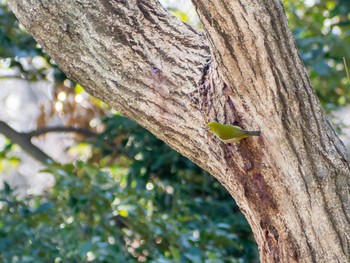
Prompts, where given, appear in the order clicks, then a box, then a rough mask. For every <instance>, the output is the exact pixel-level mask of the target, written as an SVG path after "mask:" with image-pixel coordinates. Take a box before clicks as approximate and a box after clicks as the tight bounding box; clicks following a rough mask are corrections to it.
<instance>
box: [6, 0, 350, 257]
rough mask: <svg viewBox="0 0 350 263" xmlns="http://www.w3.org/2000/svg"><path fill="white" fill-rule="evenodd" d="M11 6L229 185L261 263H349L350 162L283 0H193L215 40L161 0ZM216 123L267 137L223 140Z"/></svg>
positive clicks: (83, 79) (78, 73) (65, 57)
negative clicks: (213, 127) (211, 125)
mask: <svg viewBox="0 0 350 263" xmlns="http://www.w3.org/2000/svg"><path fill="white" fill-rule="evenodd" d="M9 2H10V5H11V7H12V9H13V11H14V12H15V14H16V15H17V17H18V18H19V20H20V21H21V22H22V23H23V25H24V26H25V27H26V28H27V29H28V31H29V32H31V33H32V34H33V35H34V36H35V38H36V39H37V41H38V42H39V43H40V44H41V45H42V46H43V47H44V48H45V50H46V51H47V52H48V53H49V54H50V55H51V56H52V58H53V59H54V60H55V61H56V62H57V64H58V65H59V66H60V68H61V69H62V70H63V71H64V72H65V73H67V74H68V76H70V77H71V78H72V79H74V80H76V81H78V82H79V83H81V84H82V85H83V86H84V87H85V88H86V90H87V91H89V92H90V93H91V94H93V95H94V96H96V97H98V98H100V99H101V100H103V101H105V102H106V103H108V104H109V105H111V106H112V107H114V108H115V109H117V110H119V111H121V112H122V113H123V114H125V115H126V116H128V117H130V118H131V119H134V120H136V121H137V122H138V123H140V124H141V125H142V126H144V127H145V128H147V129H148V130H150V131H151V132H153V133H154V134H155V135H156V136H157V137H159V138H160V139H162V140H164V141H165V142H166V143H167V144H169V145H170V146H171V147H173V148H174V149H176V150H177V151H179V152H180V153H181V154H183V155H185V156H186V157H188V158H189V159H191V160H192V161H194V162H195V163H197V164H199V165H200V166H201V167H202V168H204V169H206V170H207V171H209V172H210V173H211V174H212V175H213V176H215V177H216V178H217V179H218V180H219V181H220V182H221V183H222V184H223V185H224V186H225V187H226V188H227V190H228V191H229V192H230V194H231V195H232V196H233V197H234V198H235V199H236V201H237V203H238V204H239V206H240V208H241V210H242V211H243V213H244V214H245V215H246V217H247V218H248V221H249V223H250V225H251V227H252V229H253V232H254V235H255V238H256V241H257V243H258V245H259V249H260V257H261V261H262V262H327V263H329V262H342V263H343V262H349V259H350V197H349V191H350V183H349V179H350V167H349V155H348V153H347V152H346V150H345V147H344V145H343V144H342V143H341V141H339V139H338V137H337V135H336V134H335V132H334V130H333V129H332V127H331V125H330V124H329V122H328V121H327V119H326V116H325V114H324V112H323V110H322V109H321V107H320V104H319V102H318V100H317V98H316V96H315V93H314V91H313V88H312V86H311V84H310V82H309V79H308V76H307V73H306V71H305V68H304V66H303V64H302V62H301V61H300V58H299V55H298V52H297V50H296V47H295V43H294V40H293V38H292V35H291V33H290V30H289V28H288V24H287V19H286V16H285V13H284V10H283V6H282V4H281V2H280V1H279V0H264V1H251V0H237V1H236V0H235V1H233V0H211V1H209V0H193V2H194V4H195V6H196V8H197V11H198V13H199V16H200V19H201V21H202V23H203V27H204V30H205V35H206V37H205V36H204V34H203V33H201V32H199V31H197V30H195V29H193V28H191V27H190V26H188V25H185V24H183V23H181V22H180V21H178V20H177V19H176V18H174V17H173V16H171V15H169V14H168V13H167V12H166V11H164V10H163V8H162V7H161V6H160V4H159V3H158V2H157V1H156V0H60V1H58V0H55V1H53V0H10V1H9ZM209 50H210V51H209ZM214 119H215V120H218V121H220V122H222V123H233V122H235V123H237V124H239V125H240V126H242V127H243V128H247V129H251V130H261V134H262V136H261V137H259V138H249V139H246V140H244V141H242V142H241V143H240V144H239V145H227V144H224V143H222V142H220V141H219V140H218V139H217V138H216V137H214V136H213V135H212V134H210V133H209V132H208V131H207V130H206V129H205V126H206V123H207V122H208V121H209V120H214Z"/></svg>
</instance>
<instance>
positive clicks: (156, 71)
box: [152, 68, 263, 255]
mask: <svg viewBox="0 0 350 263" xmlns="http://www.w3.org/2000/svg"><path fill="white" fill-rule="evenodd" d="M152 70H153V71H154V73H156V75H157V74H158V73H159V71H158V70H159V69H158V68H152ZM153 71H152V72H153ZM262 227H263V226H262ZM193 254H196V253H195V252H193V251H191V253H190V255H193Z"/></svg>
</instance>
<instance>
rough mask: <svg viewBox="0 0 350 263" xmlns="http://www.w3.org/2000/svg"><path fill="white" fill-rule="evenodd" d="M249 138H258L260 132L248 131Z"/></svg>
mask: <svg viewBox="0 0 350 263" xmlns="http://www.w3.org/2000/svg"><path fill="white" fill-rule="evenodd" d="M248 134H249V135H250V136H260V131H248Z"/></svg>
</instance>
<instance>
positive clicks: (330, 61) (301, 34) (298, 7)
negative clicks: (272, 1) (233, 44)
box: [284, 0, 350, 110]
mask: <svg viewBox="0 0 350 263" xmlns="http://www.w3.org/2000/svg"><path fill="white" fill-rule="evenodd" d="M284 4H285V7H286V9H287V14H288V16H289V22H290V25H291V27H292V30H293V33H294V36H295V39H296V42H297V45H298V48H299V52H300V55H301V58H302V59H303V61H304V63H305V65H306V67H307V68H308V70H309V75H310V78H311V81H312V83H313V85H314V87H315V89H316V92H317V95H318V97H319V99H320V101H321V103H322V104H323V106H324V107H325V109H326V110H334V109H337V108H339V107H341V106H344V105H346V104H348V103H349V102H350V83H349V81H348V80H347V79H346V72H345V69H344V65H343V57H345V58H346V59H347V63H348V67H349V66H350V35H349V32H350V20H349V16H348V14H349V13H350V2H349V1H346V0H338V1H329V0H319V1H315V4H313V5H311V6H308V5H307V3H306V2H305V1H301V0H300V1H287V0H285V1H284Z"/></svg>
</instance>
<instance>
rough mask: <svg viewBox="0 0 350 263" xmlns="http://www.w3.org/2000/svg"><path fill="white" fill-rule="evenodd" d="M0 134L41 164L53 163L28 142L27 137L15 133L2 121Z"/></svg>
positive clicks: (28, 138) (0, 122)
mask: <svg viewBox="0 0 350 263" xmlns="http://www.w3.org/2000/svg"><path fill="white" fill-rule="evenodd" d="M0 133H2V134H3V135H5V136H6V137H7V138H9V139H10V140H11V141H12V142H14V143H15V144H17V145H19V146H20V147H21V148H22V149H23V150H24V151H25V152H27V153H28V154H29V155H30V156H32V157H33V158H35V159H36V160H38V161H39V162H41V163H42V164H51V163H54V162H55V161H54V160H53V159H52V158H51V157H50V156H48V155H47V154H46V153H45V152H43V151H42V150H41V149H40V148H38V147H37V146H35V145H34V144H33V143H32V142H31V141H30V137H29V136H28V135H26V134H24V133H20V132H17V131H15V130H14V129H12V128H11V127H10V126H9V125H8V124H7V123H5V122H3V121H0Z"/></svg>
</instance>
